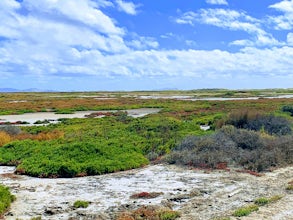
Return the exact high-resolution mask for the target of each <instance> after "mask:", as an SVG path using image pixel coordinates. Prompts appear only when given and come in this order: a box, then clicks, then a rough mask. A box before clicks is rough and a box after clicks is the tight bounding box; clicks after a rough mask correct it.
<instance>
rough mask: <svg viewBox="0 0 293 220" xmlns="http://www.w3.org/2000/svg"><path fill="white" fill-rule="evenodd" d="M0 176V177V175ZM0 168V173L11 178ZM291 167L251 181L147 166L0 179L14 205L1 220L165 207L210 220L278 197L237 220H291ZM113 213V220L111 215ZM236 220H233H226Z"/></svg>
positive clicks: (232, 174)
mask: <svg viewBox="0 0 293 220" xmlns="http://www.w3.org/2000/svg"><path fill="white" fill-rule="evenodd" d="M1 170H2V171H1ZM11 171H12V170H11V168H7V167H0V173H2V174H3V173H9V172H10V173H11ZM292 177H293V167H286V168H281V169H278V170H275V171H273V172H269V173H266V174H265V175H263V176H260V177H257V176H253V175H250V174H247V173H239V172H236V171H233V170H232V171H221V170H216V171H211V172H210V171H209V172H206V171H201V170H188V169H186V168H181V167H177V166H173V165H152V166H148V167H145V168H142V169H137V170H130V171H125V172H120V173H114V174H107V175H101V176H91V177H81V178H73V179H38V178H32V177H27V176H19V178H17V179H16V178H11V176H9V175H6V176H5V175H4V176H3V175H2V176H1V177H0V183H1V184H4V185H6V186H9V187H10V188H11V190H12V193H13V194H14V195H16V197H17V200H16V201H15V202H14V203H13V204H12V207H11V210H10V211H9V212H8V213H7V214H6V219H8V220H9V219H16V218H20V219H24V220H25V219H31V218H32V217H36V216H42V219H69V218H72V219H107V220H108V219H115V217H116V216H117V215H118V214H119V213H121V212H124V211H127V210H135V209H137V208H139V207H142V206H143V205H154V206H161V207H168V208H171V209H173V210H176V211H179V212H180V213H181V217H180V218H179V219H184V220H193V219H216V218H219V217H225V216H231V215H232V213H233V211H234V210H235V209H237V208H239V207H241V206H243V205H247V204H251V203H253V201H254V200H255V199H256V198H259V197H271V196H275V195H282V196H283V197H282V199H281V200H279V201H277V202H275V203H272V204H268V205H266V206H262V207H260V209H259V211H257V212H254V213H252V214H251V215H250V216H248V217H243V218H241V219H280V220H281V219H283V220H285V219H286V220H287V219H293V213H292V207H293V193H291V192H288V191H286V189H285V188H286V186H287V184H288V182H289V181H291V180H292ZM139 192H145V193H151V192H156V193H159V194H158V196H157V197H154V198H148V199H145V198H137V199H133V198H131V196H132V195H134V194H137V193H139ZM76 200H83V201H89V202H90V205H89V206H88V208H82V209H75V208H73V203H74V202H75V201H76ZM116 213H117V215H116ZM231 219H236V218H231Z"/></svg>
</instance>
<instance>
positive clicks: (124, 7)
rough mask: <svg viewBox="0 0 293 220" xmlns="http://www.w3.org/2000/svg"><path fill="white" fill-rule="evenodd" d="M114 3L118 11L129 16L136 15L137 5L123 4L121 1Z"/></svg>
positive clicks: (117, 0)
mask: <svg viewBox="0 0 293 220" xmlns="http://www.w3.org/2000/svg"><path fill="white" fill-rule="evenodd" d="M116 3H117V5H118V9H119V10H120V11H123V12H125V13H127V14H130V15H136V14H137V10H136V9H137V7H138V6H137V5H135V4H134V3H133V2H125V1H123V0H116Z"/></svg>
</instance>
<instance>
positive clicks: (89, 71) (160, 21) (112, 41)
mask: <svg viewBox="0 0 293 220" xmlns="http://www.w3.org/2000/svg"><path fill="white" fill-rule="evenodd" d="M292 82H293V0H283V1H282V0H241V1H240V0H0V87H2V88H3V87H11V88H17V89H25V88H38V89H52V90H63V91H72V90H83V91H85V90H154V89H198V88H229V89H237V88H239V89H243V88H280V87H281V88H282V87H283V88H288V87H291V88H292V87H293V83H292Z"/></svg>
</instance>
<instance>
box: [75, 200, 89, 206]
mask: <svg viewBox="0 0 293 220" xmlns="http://www.w3.org/2000/svg"><path fill="white" fill-rule="evenodd" d="M73 206H74V207H75V208H87V207H88V206H89V202H88V201H82V200H77V201H75V202H74V204H73Z"/></svg>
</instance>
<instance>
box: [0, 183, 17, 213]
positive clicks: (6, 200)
mask: <svg viewBox="0 0 293 220" xmlns="http://www.w3.org/2000/svg"><path fill="white" fill-rule="evenodd" d="M14 200H15V196H14V195H11V193H10V192H9V189H8V188H7V187H5V186H2V185H0V216H1V215H2V214H3V213H4V212H5V211H6V210H7V209H8V208H9V206H10V204H11V203H12V202H13V201H14Z"/></svg>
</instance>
